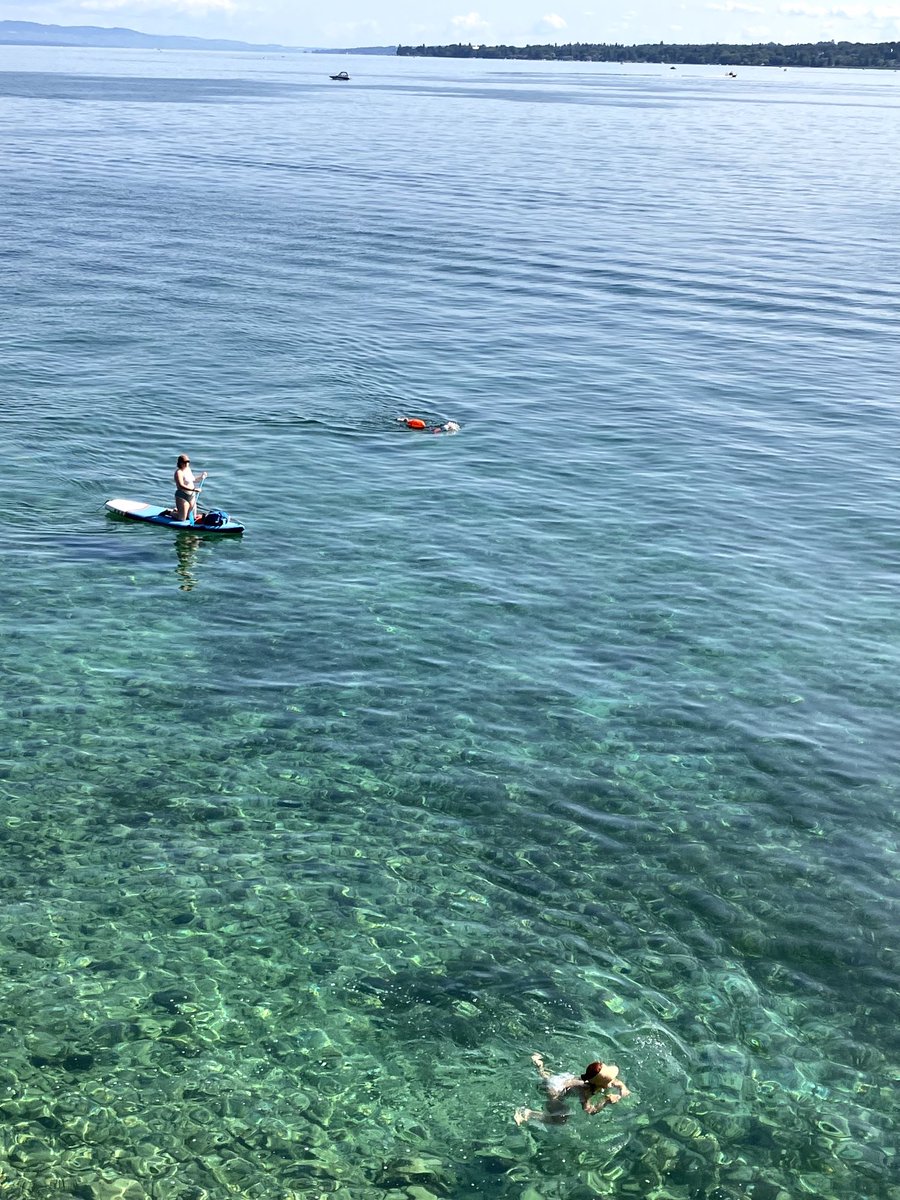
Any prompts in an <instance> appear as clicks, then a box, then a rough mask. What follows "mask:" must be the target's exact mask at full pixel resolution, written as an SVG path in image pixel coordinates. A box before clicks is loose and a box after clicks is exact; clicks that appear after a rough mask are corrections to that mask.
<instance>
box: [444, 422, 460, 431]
mask: <svg viewBox="0 0 900 1200" xmlns="http://www.w3.org/2000/svg"><path fill="white" fill-rule="evenodd" d="M444 433H459V421H448V422H447V424H446V425H445V426H444Z"/></svg>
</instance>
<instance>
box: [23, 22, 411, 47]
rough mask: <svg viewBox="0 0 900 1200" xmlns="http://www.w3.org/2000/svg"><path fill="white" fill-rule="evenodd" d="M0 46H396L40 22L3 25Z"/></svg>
mask: <svg viewBox="0 0 900 1200" xmlns="http://www.w3.org/2000/svg"><path fill="white" fill-rule="evenodd" d="M0 46H70V47H79V46H80V47H84V48H86V49H87V48H91V47H93V48H94V49H101V50H103V49H108V50H233V51H240V52H256V53H260V52H261V51H265V52H267V53H269V54H272V53H277V54H385V55H394V54H396V53H397V47H396V46H355V47H352V48H347V47H343V48H340V47H335V48H322V47H320V46H282V45H279V44H277V43H266V44H257V43H254V42H236V41H231V40H228V39H223V38H199V37H179V36H177V35H175V34H162V33H160V34H157V33H140V32H138V30H136V29H123V28H118V27H117V28H109V29H108V28H106V27H104V26H100V25H41V24H40V23H39V22H37V21H0Z"/></svg>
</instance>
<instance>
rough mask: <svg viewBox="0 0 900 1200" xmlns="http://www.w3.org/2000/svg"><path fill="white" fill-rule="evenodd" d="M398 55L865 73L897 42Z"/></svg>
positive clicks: (442, 50)
mask: <svg viewBox="0 0 900 1200" xmlns="http://www.w3.org/2000/svg"><path fill="white" fill-rule="evenodd" d="M397 53H398V54H399V55H405V56H407V57H419V58H515V59H529V60H534V61H538V62H618V63H626V62H632V63H666V64H668V65H672V66H676V65H679V64H684V65H685V66H687V65H690V64H696V63H707V64H711V65H713V66H716V65H718V66H723V67H868V68H878V69H880V70H885V69H891V68H893V69H894V70H896V69H897V67H898V65H900V42H807V43H803V44H801V45H795V46H782V45H779V44H778V43H777V42H760V43H756V44H753V45H746V46H745V45H726V44H724V43H719V42H717V43H715V44H714V45H697V46H692V45H669V44H667V43H665V42H658V43H654V44H653V45H650V44H647V45H643V46H620V45H618V44H604V43H591V42H572V43H569V44H567V45H563V46H557V45H546V46H473V45H463V44H462V43H457V44H456V45H452V46H398V47H397Z"/></svg>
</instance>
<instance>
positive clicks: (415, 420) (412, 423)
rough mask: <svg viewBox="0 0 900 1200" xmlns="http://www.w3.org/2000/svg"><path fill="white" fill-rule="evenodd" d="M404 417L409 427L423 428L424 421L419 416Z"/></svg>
mask: <svg viewBox="0 0 900 1200" xmlns="http://www.w3.org/2000/svg"><path fill="white" fill-rule="evenodd" d="M405 419H406V424H407V425H408V426H409V427H410V429H424V428H425V422H424V421H423V420H422V419H421V417H406V418H405Z"/></svg>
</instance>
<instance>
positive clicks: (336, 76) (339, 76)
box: [330, 71, 350, 83]
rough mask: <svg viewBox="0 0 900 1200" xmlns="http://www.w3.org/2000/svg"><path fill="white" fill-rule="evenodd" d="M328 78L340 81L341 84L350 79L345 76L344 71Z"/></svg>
mask: <svg viewBox="0 0 900 1200" xmlns="http://www.w3.org/2000/svg"><path fill="white" fill-rule="evenodd" d="M330 78H331V79H340V81H341V82H342V83H347V82H348V81H349V79H350V76H349V75H348V74H347V72H346V71H338V73H337V75H332V76H330Z"/></svg>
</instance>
